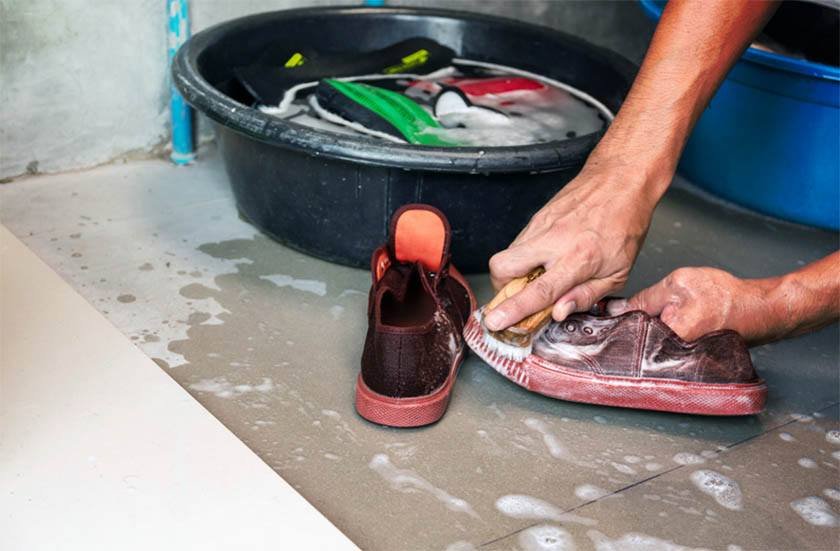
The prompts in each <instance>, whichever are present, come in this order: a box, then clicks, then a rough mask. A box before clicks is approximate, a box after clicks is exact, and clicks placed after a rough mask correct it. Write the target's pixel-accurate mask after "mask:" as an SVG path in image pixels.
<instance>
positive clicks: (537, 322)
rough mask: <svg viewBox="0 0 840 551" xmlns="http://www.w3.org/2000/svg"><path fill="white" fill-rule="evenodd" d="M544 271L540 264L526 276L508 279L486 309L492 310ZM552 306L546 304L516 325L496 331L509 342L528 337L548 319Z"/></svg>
mask: <svg viewBox="0 0 840 551" xmlns="http://www.w3.org/2000/svg"><path fill="white" fill-rule="evenodd" d="M544 273H545V268H543V267H542V266H540V267H538V268H534V269H533V270H531V271H530V272H529V273H528V275H526V276H523V277H518V278H516V279H512V280H510V281H509V282H508V284H507V285H505V286H504V288H503V289H502V290H501V291H499V293H498V294H497V295H496V296H495V297H493V300H491V301H490V302H489V303H487V306H486V311H487V312H489V311H491V310H493V309H494V308H495V307H497V306H498V305H499V304H501V303H502V302H503V301H505V300H507V299H508V298H510V297H512V296H513V295H515V294H516V293H518V292H520V291H521V290H522V289H524V288H525V287H526V286H527V285H528V284H529V283H531V282H532V281H534V280H535V279H537V278H538V277H540V276H541V275H543V274H544ZM553 307H554V305H553V304H552V305H550V306H547V307H546V308H545V309H543V310H540V311H539V312H537V313H535V314H531V315H530V316H528V317H527V318H525V319H524V320H522V321H520V322H519V323H517V324H516V325H512V326H510V327H508V328H507V329H505V330H504V331H499V332H498V333H500V334H502V335H503V336H504V337H505V339H504V340H506V341H509V342H513V341H518V340H522V339H523V338H524V339H530V336H531V334H532V333H534V332H535V331H537V330H538V329H539V328H541V327H542V326H543V325H544V324H545V322H546V321H548V319H549V318H550V317H551V310H552V308H553Z"/></svg>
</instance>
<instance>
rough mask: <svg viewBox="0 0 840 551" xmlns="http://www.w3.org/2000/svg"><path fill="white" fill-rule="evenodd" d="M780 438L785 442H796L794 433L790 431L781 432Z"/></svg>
mask: <svg viewBox="0 0 840 551" xmlns="http://www.w3.org/2000/svg"><path fill="white" fill-rule="evenodd" d="M779 438H781V439H782V440H784V441H785V442H796V438H794V437H793V435H792V434H791V433H789V432H780V433H779Z"/></svg>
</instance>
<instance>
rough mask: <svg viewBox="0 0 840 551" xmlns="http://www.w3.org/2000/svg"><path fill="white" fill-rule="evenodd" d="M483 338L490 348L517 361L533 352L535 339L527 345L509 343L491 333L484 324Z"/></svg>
mask: <svg viewBox="0 0 840 551" xmlns="http://www.w3.org/2000/svg"><path fill="white" fill-rule="evenodd" d="M482 330H483V331H482V333H483V334H482V336H481V337H482V340H483V341H484V344H485V346H487V348H489V349H490V350H493V351H494V352H496V354H499V355H500V356H504V357H506V358H510V359H511V360H514V361H516V362H521V361H523V360H524V359H525V358H527V357H528V356H529V355H530V354H531V350H533V348H534V346H533V341H531V342H528V344H527V345H526V346H516V345H513V344H508V343H506V342H502V341H500V340H499V339H497V338H496V337H494V336H493V335H492V333H490V331H488V330H487V328H485V327H484V326H482Z"/></svg>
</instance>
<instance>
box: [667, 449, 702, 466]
mask: <svg viewBox="0 0 840 551" xmlns="http://www.w3.org/2000/svg"><path fill="white" fill-rule="evenodd" d="M672 461H673V462H674V463H677V464H679V465H700V464H701V463H705V462H706V459H705V458H703V457H701V456H699V455H697V454H694V453H690V452H680V453H678V454H676V455H674V457H673V458H672Z"/></svg>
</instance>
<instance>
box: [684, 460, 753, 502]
mask: <svg viewBox="0 0 840 551" xmlns="http://www.w3.org/2000/svg"><path fill="white" fill-rule="evenodd" d="M691 482H693V483H694V485H695V486H696V487H697V489H698V490H700V491H701V492H703V493H704V494H707V495H710V496H712V497H713V498H714V500H715V501H717V503H718V505H720V506H721V507H725V508H727V509H730V510H733V511H740V510H741V509H743V508H744V497H743V495H742V494H741V487H740V486H739V485H738V483H737V482H735V481H734V480H732V479H731V478H729V477H728V476H724V475H722V474H720V473H719V472H716V471H712V470H708V469H703V470H699V471H694V472H693V473H691Z"/></svg>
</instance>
